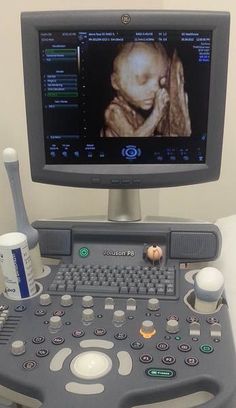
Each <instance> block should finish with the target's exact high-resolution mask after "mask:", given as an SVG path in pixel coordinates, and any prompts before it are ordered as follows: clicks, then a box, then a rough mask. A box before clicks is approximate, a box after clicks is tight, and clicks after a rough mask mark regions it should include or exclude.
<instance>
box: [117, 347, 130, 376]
mask: <svg viewBox="0 0 236 408" xmlns="http://www.w3.org/2000/svg"><path fill="white" fill-rule="evenodd" d="M117 358H118V360H119V368H118V373H119V374H120V375H129V374H130V373H131V371H132V366H133V364H132V359H131V357H130V355H129V353H128V352H127V351H119V353H117Z"/></svg>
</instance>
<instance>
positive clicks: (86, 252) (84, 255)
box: [79, 247, 89, 258]
mask: <svg viewBox="0 0 236 408" xmlns="http://www.w3.org/2000/svg"><path fill="white" fill-rule="evenodd" d="M79 256H80V257H81V258H87V257H88V256H89V249H88V248H87V247H82V248H80V250H79Z"/></svg>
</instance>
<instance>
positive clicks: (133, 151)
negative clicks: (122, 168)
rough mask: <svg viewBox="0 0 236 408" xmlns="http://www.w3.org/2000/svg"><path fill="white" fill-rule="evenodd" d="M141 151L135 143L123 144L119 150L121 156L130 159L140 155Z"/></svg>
mask: <svg viewBox="0 0 236 408" xmlns="http://www.w3.org/2000/svg"><path fill="white" fill-rule="evenodd" d="M141 153H142V151H141V149H140V148H138V147H137V146H135V145H128V146H125V147H124V148H123V149H122V151H121V154H122V156H123V157H126V158H127V159H130V160H133V159H135V158H136V157H139V156H141Z"/></svg>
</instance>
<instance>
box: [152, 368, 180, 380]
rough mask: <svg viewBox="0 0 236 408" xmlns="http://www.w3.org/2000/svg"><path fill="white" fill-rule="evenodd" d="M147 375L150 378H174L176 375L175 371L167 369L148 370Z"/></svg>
mask: <svg viewBox="0 0 236 408" xmlns="http://www.w3.org/2000/svg"><path fill="white" fill-rule="evenodd" d="M145 373H146V374H147V376H148V377H155V378H162V379H163V378H167V379H168V378H173V377H175V375H176V372H175V371H174V370H170V369H165V368H148V369H147V370H145Z"/></svg>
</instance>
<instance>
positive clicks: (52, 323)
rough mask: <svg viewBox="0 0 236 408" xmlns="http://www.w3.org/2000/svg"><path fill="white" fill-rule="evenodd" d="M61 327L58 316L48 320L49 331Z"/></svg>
mask: <svg viewBox="0 0 236 408" xmlns="http://www.w3.org/2000/svg"><path fill="white" fill-rule="evenodd" d="M61 327H62V320H61V317H60V316H52V317H50V320H49V329H50V330H59V329H60V328H61Z"/></svg>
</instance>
